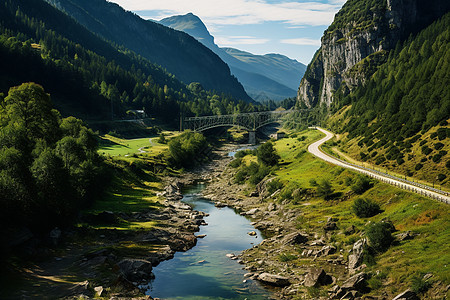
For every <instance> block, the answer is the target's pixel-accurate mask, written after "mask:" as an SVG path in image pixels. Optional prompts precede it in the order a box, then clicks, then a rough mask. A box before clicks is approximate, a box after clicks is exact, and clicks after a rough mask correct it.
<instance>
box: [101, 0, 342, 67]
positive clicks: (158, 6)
mask: <svg viewBox="0 0 450 300" xmlns="http://www.w3.org/2000/svg"><path fill="white" fill-rule="evenodd" d="M109 1H111V2H115V3H117V4H119V5H120V6H122V7H124V8H125V9H126V10H130V11H133V12H135V13H137V14H138V15H140V16H141V17H142V18H144V19H153V20H160V19H162V18H165V17H169V16H173V15H183V14H187V13H189V12H192V13H193V14H195V15H197V16H199V17H200V18H201V19H202V21H203V22H204V23H205V25H206V27H207V28H208V30H209V31H210V33H211V34H212V35H213V36H214V37H215V42H216V44H218V45H219V46H220V47H233V48H237V49H240V50H244V51H248V52H251V53H254V54H267V53H280V54H284V55H286V56H288V57H290V58H294V59H297V60H298V61H300V62H302V63H304V64H308V63H309V62H310V60H311V58H312V56H313V55H314V53H315V51H316V50H317V49H318V48H319V47H320V38H321V36H322V34H323V32H324V30H325V29H326V28H327V27H328V25H330V24H331V22H332V21H333V18H334V15H335V13H336V12H337V11H338V10H339V9H340V8H341V7H342V5H343V4H344V3H345V0H279V1H275V0H109Z"/></svg>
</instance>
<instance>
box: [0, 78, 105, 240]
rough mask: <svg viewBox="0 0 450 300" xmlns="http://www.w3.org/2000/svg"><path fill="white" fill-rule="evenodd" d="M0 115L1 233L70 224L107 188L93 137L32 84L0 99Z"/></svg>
mask: <svg viewBox="0 0 450 300" xmlns="http://www.w3.org/2000/svg"><path fill="white" fill-rule="evenodd" d="M0 117H1V118H0V222H1V230H2V232H8V229H11V228H22V227H28V228H32V229H33V231H34V232H40V231H47V230H50V229H51V228H52V227H54V226H55V224H56V225H59V226H61V225H66V224H70V222H71V221H72V220H73V218H74V217H75V216H76V212H77V211H78V210H79V209H80V208H81V207H83V206H86V205H88V204H89V203H91V202H92V201H93V199H94V198H95V197H96V196H97V195H99V193H100V192H101V191H102V189H103V187H104V186H105V185H104V184H100V182H104V178H105V172H104V166H103V163H102V159H101V158H100V157H99V155H98V154H97V139H96V137H95V135H94V133H93V132H92V131H91V130H90V129H88V128H86V127H85V126H84V124H83V122H82V121H81V120H79V119H76V118H74V117H68V118H64V119H61V117H60V114H59V112H58V111H57V110H55V109H53V107H52V103H51V100H50V95H48V94H47V93H46V92H45V91H44V89H43V88H42V87H41V86H40V85H37V84H35V83H25V84H22V85H21V86H18V87H14V88H11V89H10V91H9V93H8V95H7V96H6V97H5V98H0Z"/></svg>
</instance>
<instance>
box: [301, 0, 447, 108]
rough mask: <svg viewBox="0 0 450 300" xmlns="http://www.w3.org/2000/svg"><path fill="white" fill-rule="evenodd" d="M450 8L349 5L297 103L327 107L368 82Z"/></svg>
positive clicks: (375, 2)
mask: <svg viewBox="0 0 450 300" xmlns="http://www.w3.org/2000/svg"><path fill="white" fill-rule="evenodd" d="M449 8H450V1H446V0H430V1H426V2H425V1H422V0H406V1H395V0H387V1H386V0H363V1H361V0H349V1H347V2H346V3H345V4H344V6H343V7H342V9H341V10H340V11H339V12H338V13H337V14H336V16H335V19H334V21H333V23H332V24H331V25H330V26H329V27H328V29H327V30H326V31H325V33H324V35H323V37H322V46H321V47H320V49H319V50H318V52H317V53H316V55H315V56H314V58H313V60H312V61H311V63H310V64H309V65H308V68H307V70H306V73H305V75H304V77H303V79H302V81H301V84H300V87H299V89H298V96H297V98H298V101H299V102H301V103H304V104H305V105H306V106H308V107H313V106H316V105H317V104H318V103H320V104H321V103H326V104H327V105H328V106H329V105H330V104H331V103H332V102H333V101H334V99H335V98H336V97H337V95H339V94H345V93H346V92H347V91H349V90H352V89H353V88H354V87H356V86H359V85H361V84H363V83H364V82H366V80H367V79H368V78H369V77H370V76H371V75H372V74H373V73H374V72H375V71H376V69H377V66H379V65H381V64H383V63H385V62H386V60H387V57H388V52H389V51H390V50H392V49H394V48H395V46H396V45H397V43H398V42H402V41H404V40H405V39H406V38H408V36H409V35H410V34H416V33H417V32H419V31H420V30H422V29H423V28H425V27H426V26H427V25H429V24H431V23H432V22H433V21H435V20H436V19H437V18H439V17H440V16H442V15H443V14H444V13H446V12H447V11H448V10H449Z"/></svg>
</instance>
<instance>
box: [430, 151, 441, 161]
mask: <svg viewBox="0 0 450 300" xmlns="http://www.w3.org/2000/svg"><path fill="white" fill-rule="evenodd" d="M441 158H442V155H441V154H439V153H438V154H435V155H433V158H432V159H433V162H435V163H438V162H440V161H441Z"/></svg>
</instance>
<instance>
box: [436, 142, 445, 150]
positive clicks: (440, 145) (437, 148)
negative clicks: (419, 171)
mask: <svg viewBox="0 0 450 300" xmlns="http://www.w3.org/2000/svg"><path fill="white" fill-rule="evenodd" d="M442 148H444V144H442V143H441V142H438V143H436V144H434V149H436V150H441V149H442Z"/></svg>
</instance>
